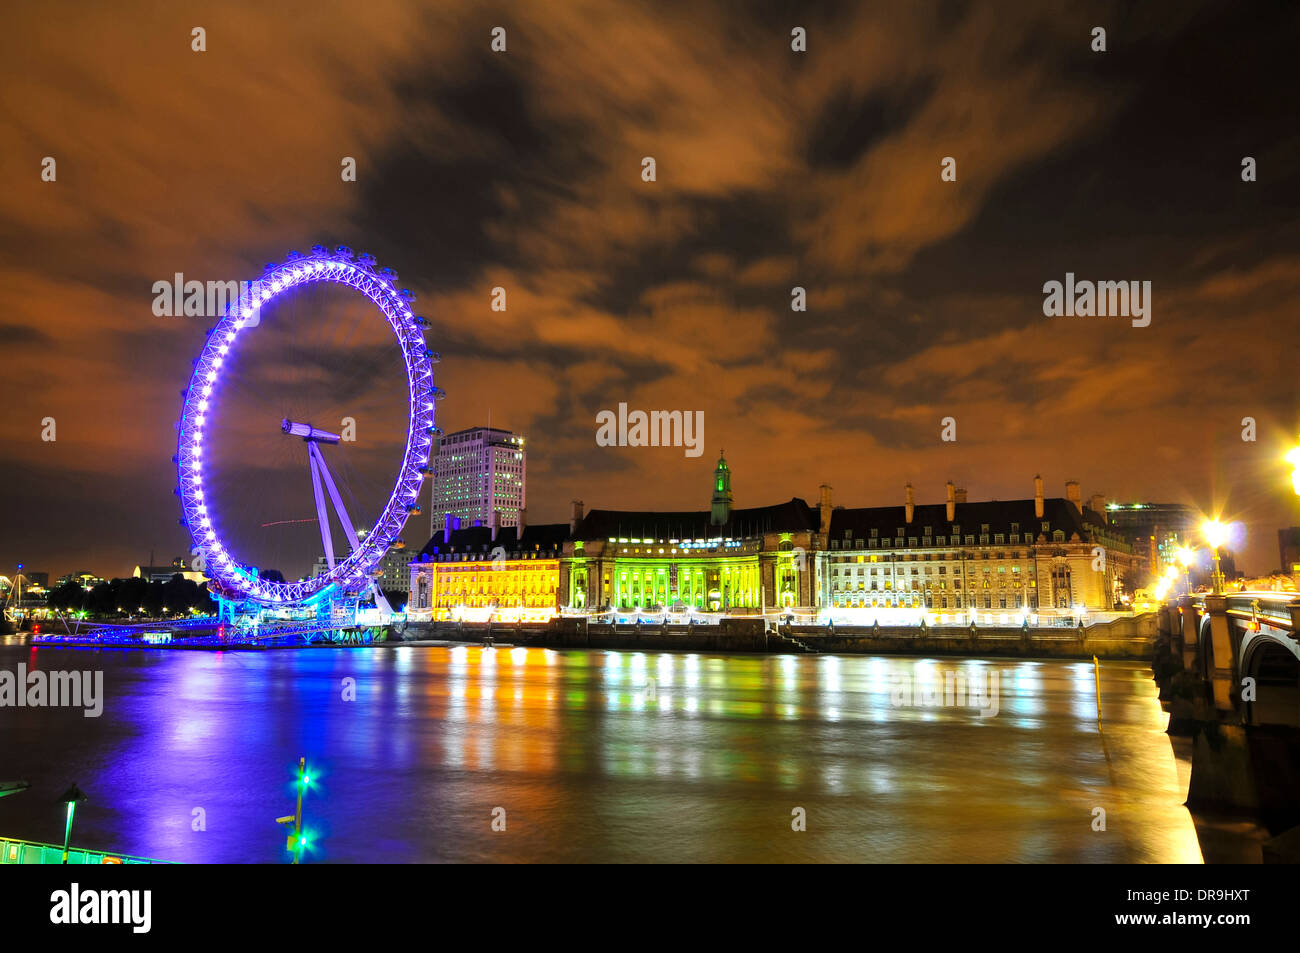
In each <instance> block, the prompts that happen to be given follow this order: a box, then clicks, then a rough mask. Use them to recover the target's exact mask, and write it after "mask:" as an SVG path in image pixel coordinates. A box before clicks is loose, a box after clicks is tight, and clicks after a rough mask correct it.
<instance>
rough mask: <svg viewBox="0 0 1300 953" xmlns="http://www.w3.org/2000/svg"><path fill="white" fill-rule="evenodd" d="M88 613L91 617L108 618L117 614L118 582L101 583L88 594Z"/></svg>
mask: <svg viewBox="0 0 1300 953" xmlns="http://www.w3.org/2000/svg"><path fill="white" fill-rule="evenodd" d="M86 611H87V612H89V613H90V614H91V615H96V616H106V615H114V614H115V613H116V612H117V580H116V579H114V580H113V581H112V582H101V583H98V584H96V585H95V587H94V588H93V589H91V590H90V592H88V593H87V594H86Z"/></svg>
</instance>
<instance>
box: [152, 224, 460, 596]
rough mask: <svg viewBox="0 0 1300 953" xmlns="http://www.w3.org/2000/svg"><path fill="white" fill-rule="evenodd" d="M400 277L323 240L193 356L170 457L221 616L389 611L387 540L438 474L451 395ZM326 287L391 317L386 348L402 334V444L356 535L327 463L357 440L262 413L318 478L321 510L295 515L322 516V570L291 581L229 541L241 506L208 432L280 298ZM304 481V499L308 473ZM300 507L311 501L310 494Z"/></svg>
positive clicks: (251, 492) (231, 314) (295, 257)
mask: <svg viewBox="0 0 1300 953" xmlns="http://www.w3.org/2000/svg"><path fill="white" fill-rule="evenodd" d="M396 283H397V273H396V272H395V271H393V270H392V269H391V268H378V267H377V265H376V262H375V259H374V257H373V256H371V255H366V254H362V255H354V253H353V252H352V250H351V249H349V248H347V247H346V246H339V247H338V248H336V249H335V250H334V251H332V252H331V251H330V250H329V249H328V248H326V247H324V246H321V245H316V246H314V247H313V248H312V250H311V253H310V254H308V255H302V254H300V253H298V252H290V253H289V255H288V257H287V259H286V260H285V261H284V262H281V263H273V264H270V265H267V267H266V271H265V273H264V274H263V275H262V277H261V278H260V279H258V280H256V281H253V282H249V283H247V284H246V285H244V286H241V290H240V292H239V295H238V299H237V300H235V301H233V302H232V303H231V304H230V305H229V306H228V307H227V308H226V309H225V313H224V314H223V315H222V316H221V318H220V320H219V321H218V322H217V324H216V326H215V327H213V328H212V329H211V330H210V332H209V333H208V336H207V340H206V342H205V344H204V346H203V349H202V352H201V353H200V354H199V357H198V358H197V360H196V361H195V362H194V372H193V375H192V376H191V378H190V382H189V386H188V387H187V388H186V390H185V391H183V394H184V397H185V403H184V407H183V409H182V412H181V418H180V423H179V425H178V430H179V440H178V448H177V453H176V456H175V457H174V458H173V459H174V462H175V464H176V472H177V490H176V493H177V495H178V496H179V497H180V500H181V512H182V523H183V524H184V525H185V527H186V528H187V529H188V531H189V535H190V540H191V544H192V549H191V556H192V557H193V559H192V562H191V566H192V568H193V569H196V570H200V571H202V572H204V573H206V575H207V576H208V578H209V580H210V583H209V588H210V589H211V590H212V592H213V594H214V596H216V597H217V599H218V601H219V602H220V604H221V606H222V613H223V616H224V615H225V614H226V613H227V611H230V612H231V614H232V615H233V613H234V607H238V608H239V610H240V611H252V612H258V611H263V610H266V609H291V608H309V607H316V608H317V609H318V610H321V609H322V608H323V609H324V610H325V611H328V610H329V607H330V606H331V605H332V604H336V603H340V602H343V603H346V602H348V601H349V600H351V601H352V602H353V603H355V601H356V600H357V599H359V598H360V599H364V598H367V597H368V596H370V595H373V596H374V598H375V603H376V606H377V607H379V608H382V609H384V610H387V609H388V607H387V604H386V603H385V601H384V597H383V594H382V591H381V590H380V589H379V587H378V585H377V584H376V576H377V575H378V574H379V573H380V572H381V570H379V568H378V567H379V565H380V562H381V560H382V559H383V557H384V555H385V553H386V552H387V551H388V549H389V547H390V546H392V545H393V544H394V542H395V541H397V540H398V539H399V537H400V534H401V532H402V528H403V526H404V525H405V523H406V521H407V518H408V517H410V516H411V515H414V514H418V513H419V512H420V508H419V504H418V498H419V493H420V489H421V486H422V483H423V481H424V479H425V477H427V476H429V475H431V472H432V471H431V470H430V468H429V456H430V451H431V448H432V446H433V442H434V440H435V439H436V438H437V437H438V436H439V435H440V434H441V433H442V431H441V430H440V429H439V428H438V427H437V426H436V425H435V423H434V410H435V406H436V403H437V401H438V400H439V399H441V398H442V397H443V396H444V395H443V392H442V390H441V389H439V388H438V387H436V386H435V385H434V382H433V365H434V364H436V363H437V361H438V355H437V353H436V352H434V351H432V350H430V349H429V347H428V346H427V345H426V343H425V340H424V330H425V328H427V327H428V322H427V321H426V320H425V318H423V317H421V316H419V315H416V314H414V312H413V311H412V303H413V302H414V300H415V295H414V294H412V293H411V292H410V291H409V290H407V289H401V290H398V288H397V287H396ZM317 286H333V287H334V288H341V289H344V290H345V291H346V293H347V296H348V297H350V298H355V295H360V296H361V297H360V299H359V300H360V303H361V304H362V305H364V307H363V309H362V310H363V317H364V319H365V320H366V321H367V322H368V323H369V324H371V325H379V326H380V327H381V328H382V322H381V321H380V319H381V318H382V321H383V322H386V323H387V327H388V330H389V331H390V332H391V337H389V336H388V335H384V336H383V339H384V340H387V341H388V344H387V345H386V347H387V348H388V349H389V350H390V351H391V350H392V343H393V340H395V342H396V354H397V355H398V356H399V357H400V361H401V365H402V366H403V367H404V368H405V384H406V386H405V393H404V395H403V396H404V399H405V403H406V411H407V412H406V420H405V443H404V450H403V451H402V456H401V460H400V463H399V464H398V466H397V468H396V477H395V480H394V482H393V485H392V488H391V490H390V491H389V492H388V493H387V501H386V502H385V503H383V504H382V506H380V507H379V510H378V513H377V515H375V517H374V520H373V525H372V527H371V528H370V529H369V530H368V531H365V532H364V534H359V533H358V532H357V530H356V529H355V528H354V525H353V522H352V518H351V516H350V515H349V513H348V510H347V506H346V504H345V501H344V495H343V494H341V493H340V491H339V485H338V481H336V479H335V470H334V469H333V468H331V465H330V460H331V459H333V460H334V461H335V464H336V467H337V466H338V465H343V466H346V465H347V462H346V454H347V452H348V447H347V446H346V445H345V444H344V442H343V440H342V439H341V438H340V434H339V433H337V432H335V429H337V428H330V427H327V426H323V424H327V423H328V422H327V421H321V420H311V419H291V418H289V417H287V416H280V414H279V413H274V414H273V413H270V412H269V411H268V412H266V413H260V414H258V415H257V420H256V423H255V426H256V427H257V428H259V432H262V431H264V432H265V435H266V437H267V439H272V440H276V441H301V443H302V445H303V446H302V449H301V450H293V449H292V447H289V448H287V449H288V450H289V451H290V452H291V453H292V454H294V458H295V459H297V458H299V457H300V462H301V466H302V474H303V476H304V477H305V476H306V475H307V474H310V485H311V487H312V499H313V502H314V505H315V506H314V509H315V513H316V516H315V517H314V518H313V519H311V520H298V521H296V522H317V523H319V527H320V544H321V549H322V550H323V553H324V556H323V560H324V562H323V565H322V571H320V572H318V573H317V574H316V575H314V576H312V577H310V578H305V577H304V578H301V579H298V580H297V581H289V580H282V579H280V578H267V577H265V576H263V575H262V574H261V573H260V572H259V570H258V568H257V566H256V565H255V564H254V562H253V561H252V560H251V559H250V558H249V557H248V556H247V555H245V554H242V553H241V552H240V551H239V548H240V547H239V545H238V543H237V542H236V541H235V540H233V539H231V538H228V535H229V534H228V533H227V532H226V530H227V529H228V528H229V526H228V524H229V523H231V521H232V514H231V513H229V512H223V507H224V508H225V509H226V510H230V509H235V508H238V507H233V506H231V501H230V499H229V497H226V498H225V499H224V500H219V499H218V497H219V495H220V494H217V493H214V492H213V491H212V485H213V476H214V473H215V472H216V471H219V470H220V469H221V468H222V466H223V461H222V460H219V459H215V458H214V453H213V452H211V451H212V450H213V447H212V444H213V441H212V440H211V435H212V432H213V430H214V428H215V427H217V426H218V425H219V424H220V423H221V421H222V397H223V384H224V383H225V382H226V375H227V373H228V372H229V371H230V368H231V366H232V364H233V363H234V362H235V360H236V358H237V356H238V354H239V351H240V348H241V345H243V344H244V343H245V341H246V340H247V339H248V338H249V336H250V335H255V334H257V333H258V329H259V326H260V325H261V324H262V320H261V319H262V316H263V315H264V313H265V312H266V311H267V310H268V309H269V308H270V307H271V306H272V304H273V302H275V301H277V300H281V299H284V298H285V297H287V296H292V295H294V294H295V293H296V292H297V293H301V292H299V291H298V289H307V288H311V287H317ZM353 293H355V294H353ZM366 302H368V304H366ZM309 317H310V316H309ZM278 360H279V363H281V364H286V365H287V364H291V362H292V360H293V357H292V356H290V355H285V356H283V357H281V358H279V359H278ZM272 434H274V436H271V435H272ZM395 446H396V445H395ZM281 449H285V448H281ZM295 466H296V464H295ZM243 482H244V483H247V482H248V481H247V480H245V481H243ZM302 485H303V487H304V493H303V494H302V495H303V496H304V497H305V496H306V493H305V486H306V480H305V479H303V480H302ZM385 486H387V484H386V483H385ZM240 492H242V493H243V494H246V495H247V496H248V497H250V498H254V497H257V496H258V495H259V487H257V486H255V485H242V488H241V490H240ZM301 503H302V507H303V508H305V506H306V500H305V499H303V500H302V501H301ZM279 505H283V504H279ZM331 507H332V509H333V514H334V520H335V522H336V523H338V524H340V525H341V527H342V531H343V536H344V537H345V538H346V542H347V544H348V547H349V548H348V551H347V553H346V554H342V553H340V554H338V555H337V556H336V552H335V546H334V539H333V534H332V531H331V526H330V508H331ZM285 515H286V517H287V516H289V515H301V514H300V512H298V510H297V509H296V508H295V513H293V514H285ZM286 521H287V522H294V521H292V520H286ZM400 545H404V544H400ZM340 548H341V547H340Z"/></svg>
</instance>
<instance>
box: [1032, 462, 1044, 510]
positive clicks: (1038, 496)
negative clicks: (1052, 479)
mask: <svg viewBox="0 0 1300 953" xmlns="http://www.w3.org/2000/svg"><path fill="white" fill-rule="evenodd" d="M1034 516H1036V517H1037V518H1038V519H1042V518H1043V478H1042V476H1041V475H1040V474H1037V473H1035V474H1034Z"/></svg>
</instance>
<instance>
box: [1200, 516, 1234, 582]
mask: <svg viewBox="0 0 1300 953" xmlns="http://www.w3.org/2000/svg"><path fill="white" fill-rule="evenodd" d="M1201 535H1203V536H1204V537H1205V541H1206V542H1207V543H1209V545H1210V550H1211V552H1213V553H1214V594H1215V595H1216V596H1218V595H1222V594H1223V573H1221V572H1220V571H1219V547H1220V546H1222V545H1223V544H1224V541H1225V540H1227V538H1228V527H1227V526H1225V525H1224V524H1223V523H1221V522H1219V521H1218V520H1217V519H1213V520H1206V521H1205V522H1204V523H1202V524H1201Z"/></svg>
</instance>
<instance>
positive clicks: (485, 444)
mask: <svg viewBox="0 0 1300 953" xmlns="http://www.w3.org/2000/svg"><path fill="white" fill-rule="evenodd" d="M526 462H527V461H526V458H525V451H524V438H523V437H522V436H521V435H519V434H516V433H511V432H510V431H508V430H497V429H495V428H492V427H474V428H471V429H469V430H458V431H457V432H456V433H450V434H447V435H446V436H444V437H443V438H442V439H441V440H440V441H439V444H438V454H437V456H436V457H435V458H434V464H433V470H434V476H433V501H432V504H431V505H430V507H429V509H430V511H431V520H430V535H436V534H437V533H439V532H440V531H441V530H442V529H443V527H444V525H445V524H446V521H447V517H448V516H451V517H453V518H454V519H457V520H459V521H460V525H461V526H467V527H468V526H474V525H475V523H478V524H479V525H482V526H488V525H491V523H492V514H493V512H496V513H497V514H498V516H497V520H498V525H499V526H503V527H504V526H518V525H519V511H520V510H522V509H523V508H524V507H525V506H527V505H528V503H527V496H526V494H525V490H524V488H525V485H526V479H525V478H526V469H525V464H526Z"/></svg>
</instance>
